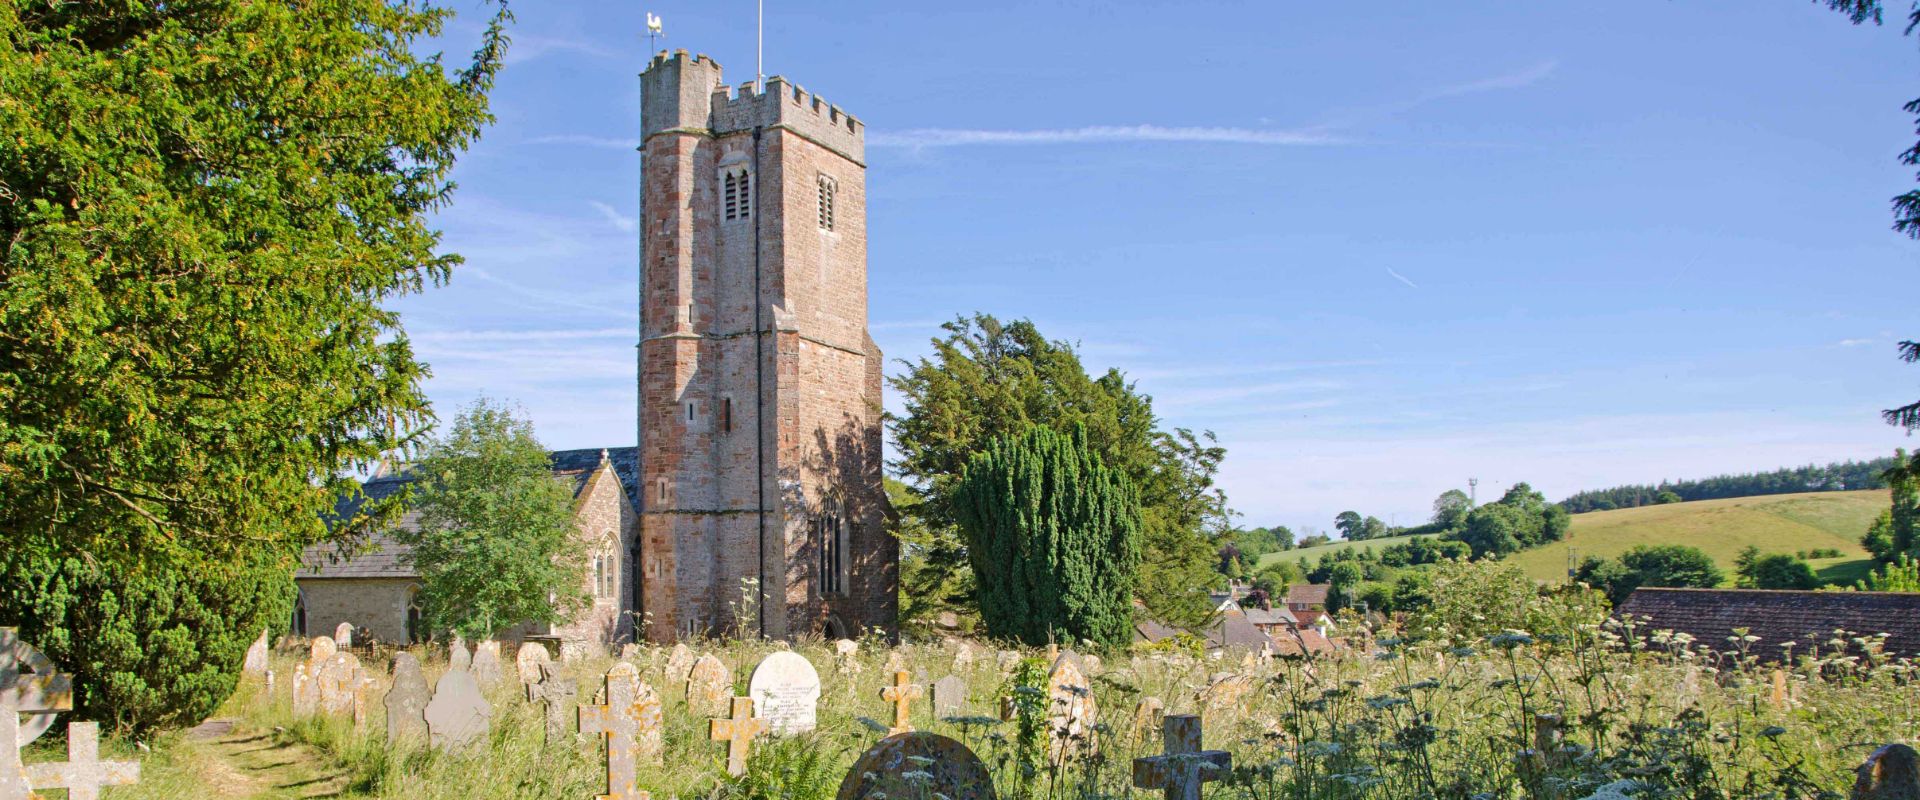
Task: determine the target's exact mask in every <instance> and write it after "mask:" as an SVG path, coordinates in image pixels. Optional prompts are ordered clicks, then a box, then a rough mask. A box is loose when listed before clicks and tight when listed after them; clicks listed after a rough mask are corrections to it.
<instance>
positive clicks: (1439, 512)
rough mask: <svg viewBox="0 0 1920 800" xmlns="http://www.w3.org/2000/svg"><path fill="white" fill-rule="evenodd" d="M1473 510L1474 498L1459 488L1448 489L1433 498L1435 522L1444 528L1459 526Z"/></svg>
mask: <svg viewBox="0 0 1920 800" xmlns="http://www.w3.org/2000/svg"><path fill="white" fill-rule="evenodd" d="M1472 510H1473V499H1472V498H1469V497H1467V493H1466V492H1463V491H1460V490H1459V489H1448V490H1446V491H1444V492H1441V493H1440V496H1439V497H1436V498H1434V500H1433V524H1435V525H1438V526H1440V527H1441V528H1442V529H1446V528H1457V527H1459V526H1460V524H1461V523H1463V522H1466V520H1467V512H1468V511H1472Z"/></svg>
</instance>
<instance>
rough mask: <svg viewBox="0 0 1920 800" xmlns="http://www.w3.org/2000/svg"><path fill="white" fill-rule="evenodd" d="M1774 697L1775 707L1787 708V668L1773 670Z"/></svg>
mask: <svg viewBox="0 0 1920 800" xmlns="http://www.w3.org/2000/svg"><path fill="white" fill-rule="evenodd" d="M1772 699H1773V707H1774V708H1786V707H1787V673H1786V670H1780V669H1776V670H1774V671H1773V698H1772Z"/></svg>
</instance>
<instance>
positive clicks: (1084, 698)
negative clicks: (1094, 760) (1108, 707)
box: [1047, 651, 1099, 757]
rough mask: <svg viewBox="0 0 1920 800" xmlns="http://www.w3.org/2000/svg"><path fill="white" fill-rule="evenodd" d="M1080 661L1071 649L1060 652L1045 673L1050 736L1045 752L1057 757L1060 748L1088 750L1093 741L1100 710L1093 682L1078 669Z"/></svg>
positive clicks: (1064, 749)
mask: <svg viewBox="0 0 1920 800" xmlns="http://www.w3.org/2000/svg"><path fill="white" fill-rule="evenodd" d="M1079 661H1080V658H1079V657H1078V656H1076V655H1075V654H1074V653H1073V652H1072V651H1068V652H1066V653H1063V654H1061V655H1060V657H1059V658H1058V659H1056V660H1055V661H1054V662H1053V672H1052V674H1050V675H1048V676H1047V697H1048V703H1049V706H1050V707H1049V709H1048V714H1047V720H1048V725H1047V727H1048V728H1049V729H1050V730H1049V733H1050V734H1051V736H1052V739H1051V742H1050V743H1049V745H1048V752H1049V753H1051V754H1052V755H1054V756H1056V757H1057V756H1059V755H1060V754H1061V753H1062V752H1063V751H1072V750H1080V749H1082V748H1085V749H1089V750H1090V749H1091V748H1092V745H1093V726H1094V723H1095V722H1096V721H1097V718H1098V715H1099V713H1098V709H1097V708H1096V707H1095V705H1094V701H1093V686H1092V684H1090V683H1088V681H1087V676H1086V674H1085V673H1083V672H1081V671H1080V666H1079Z"/></svg>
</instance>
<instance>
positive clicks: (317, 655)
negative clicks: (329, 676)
mask: <svg viewBox="0 0 1920 800" xmlns="http://www.w3.org/2000/svg"><path fill="white" fill-rule="evenodd" d="M338 652H340V644H339V643H338V642H335V641H334V640H332V639H329V638H327V637H325V636H315V637H313V641H312V642H310V643H308V645H307V671H308V672H312V673H315V674H318V673H319V672H320V665H321V664H325V663H327V659H329V658H332V657H333V654H334V653H338Z"/></svg>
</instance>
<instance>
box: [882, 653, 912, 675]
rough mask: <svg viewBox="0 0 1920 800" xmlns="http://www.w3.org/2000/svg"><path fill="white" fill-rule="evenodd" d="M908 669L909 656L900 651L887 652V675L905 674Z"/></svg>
mask: <svg viewBox="0 0 1920 800" xmlns="http://www.w3.org/2000/svg"><path fill="white" fill-rule="evenodd" d="M906 669H907V655H906V654H905V653H902V652H900V651H899V650H898V649H894V650H889V651H887V666H886V670H887V674H888V675H892V674H893V673H896V672H904V671H906Z"/></svg>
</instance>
